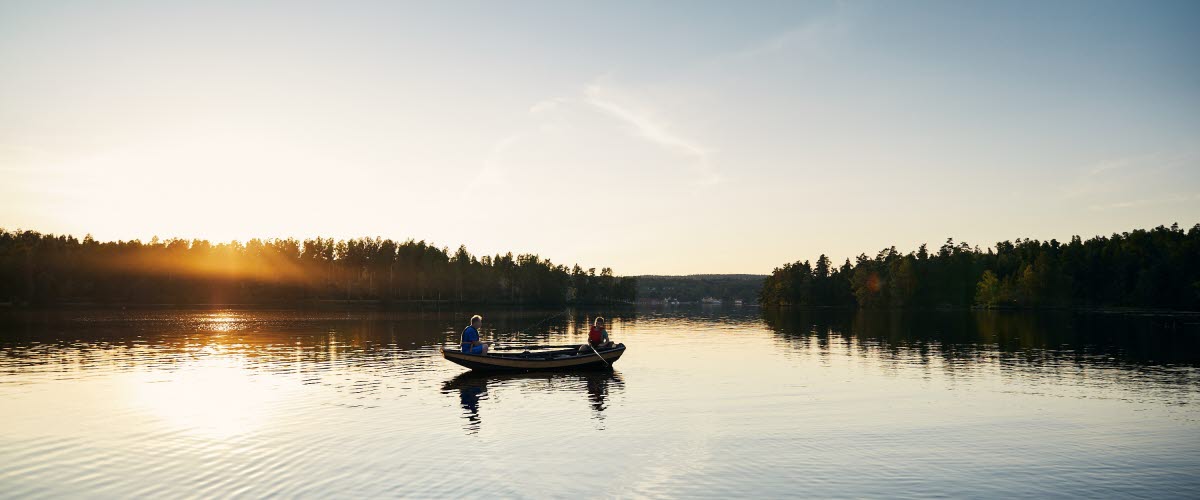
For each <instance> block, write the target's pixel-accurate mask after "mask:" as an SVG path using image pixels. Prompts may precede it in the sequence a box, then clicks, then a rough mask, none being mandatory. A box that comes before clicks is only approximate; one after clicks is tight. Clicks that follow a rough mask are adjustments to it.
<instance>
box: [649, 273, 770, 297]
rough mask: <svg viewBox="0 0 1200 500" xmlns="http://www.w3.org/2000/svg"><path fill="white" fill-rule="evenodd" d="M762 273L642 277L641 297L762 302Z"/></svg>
mask: <svg viewBox="0 0 1200 500" xmlns="http://www.w3.org/2000/svg"><path fill="white" fill-rule="evenodd" d="M762 280H763V276H762V275H761V274H692V275H687V276H654V275H646V276H638V296H639V297H641V298H642V299H643V300H645V299H659V300H666V299H674V300H678V301H680V302H699V301H700V300H703V299H704V298H706V297H712V298H716V299H721V300H723V301H726V302H732V301H734V300H741V301H743V302H745V303H747V304H751V303H754V302H757V301H758V295H759V293H758V292H759V289H761V288H762Z"/></svg>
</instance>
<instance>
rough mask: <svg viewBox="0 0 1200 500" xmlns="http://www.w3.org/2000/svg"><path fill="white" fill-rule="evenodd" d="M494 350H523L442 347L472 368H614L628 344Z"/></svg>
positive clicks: (447, 354)
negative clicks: (470, 350) (474, 351)
mask: <svg viewBox="0 0 1200 500" xmlns="http://www.w3.org/2000/svg"><path fill="white" fill-rule="evenodd" d="M491 350H492V351H507V350H520V351H521V352H512V353H508V352H503V353H502V352H489V353H486V354H470V353H465V352H461V351H458V350H455V349H446V348H442V356H443V357H445V358H446V359H447V360H449V361H450V362H453V363H456V364H459V365H462V366H465V367H467V368H470V369H472V370H486V371H538V370H575V369H590V370H594V369H598V368H599V369H603V368H611V367H612V364H613V363H615V362H617V360H618V359H621V355H622V354H624V353H625V344H616V345H613V346H611V347H601V348H599V349H595V350H593V349H591V348H590V347H589V348H585V349H582V350H581V346H577V345H555V346H517V347H503V348H500V347H497V348H493V349H491Z"/></svg>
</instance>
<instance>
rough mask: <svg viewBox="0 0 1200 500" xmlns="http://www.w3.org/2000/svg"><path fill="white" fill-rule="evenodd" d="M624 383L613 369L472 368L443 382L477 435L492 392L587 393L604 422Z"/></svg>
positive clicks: (468, 427) (594, 413)
mask: <svg viewBox="0 0 1200 500" xmlns="http://www.w3.org/2000/svg"><path fill="white" fill-rule="evenodd" d="M624 385H625V381H624V380H623V379H622V377H621V374H620V372H616V371H612V370H595V371H574V372H533V373H481V372H474V371H469V372H465V373H462V374H461V375H458V376H456V377H454V378H452V379H450V380H447V381H446V383H444V384H442V393H443V394H452V393H454V392H455V391H458V398H459V404H460V405H461V406H462V415H463V418H465V419H466V420H467V423H466V425H465V426H464V429H466V430H467V432H469V433H472V434H474V433H476V432H479V429H480V424H481V423H482V419H481V417H480V412H479V406H480V402H481V401H484V400H488V399H489V398H490V393H489V391H497V390H511V391H513V392H515V393H518V394H521V393H526V394H536V393H551V392H554V393H580V394H584V393H586V394H587V400H588V402H589V403H591V407H592V418H594V419H596V420H598V421H601V422H602V421H603V420H604V410H605V409H606V408H608V405H609V401H608V398H609V396H610V392H619V391H621V390H622V389H623V388H624Z"/></svg>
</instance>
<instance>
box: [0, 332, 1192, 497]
mask: <svg viewBox="0 0 1200 500" xmlns="http://www.w3.org/2000/svg"><path fill="white" fill-rule="evenodd" d="M597 312H599V313H604V314H606V315H607V316H609V317H613V320H614V325H613V327H612V328H611V331H612V333H613V336H614V338H615V339H617V340H619V341H623V342H625V343H626V344H627V345H628V346H629V351H628V352H627V353H626V355H625V356H624V357H623V358H622V359H621V360H620V362H618V363H617V364H616V370H615V371H614V372H613V373H611V374H610V373H591V374H561V375H550V374H532V375H515V376H514V375H508V376H503V375H501V376H473V375H469V374H464V370H463V369H462V368H460V367H458V366H456V365H453V364H450V363H448V362H446V361H444V360H442V359H441V357H440V356H439V355H438V354H437V347H438V345H439V344H441V343H442V342H443V341H445V340H447V339H456V338H457V332H458V331H459V330H460V329H461V327H462V326H464V323H465V319H466V317H467V315H468V314H469V313H468V312H437V313H374V312H350V313H328V312H280V311H183V312H180V311H150V312H146V311H139V312H130V311H109V312H94V311H92V312H89V311H82V312H58V313H28V312H7V313H0V496H3V497H13V498H15V497H20V498H28V497H62V496H74V497H157V498H161V497H179V496H201V497H212V496H243V497H261V496H265V495H282V496H304V497H313V496H330V497H363V496H372V497H377V496H390V497H394V496H405V497H444V496H464V495H466V496H501V497H547V496H549V497H568V496H570V497H573V496H687V497H696V496H704V497H730V496H757V497H766V496H808V497H928V496H957V497H961V496H972V497H1013V496H1024V497H1046V496H1072V497H1109V496H1144V497H1153V498H1164V497H1193V498H1194V497H1195V495H1196V494H1197V493H1196V492H1197V491H1200V405H1198V404H1197V403H1198V402H1200V398H1198V396H1200V371H1198V370H1197V366H1198V363H1200V325H1197V322H1200V320H1198V319H1195V318H1193V319H1169V318H1154V317H1137V318H1129V317H1118V316H1086V315H1072V314H1056V315H1028V314H997V313H989V314H984V313H925V314H908V315H900V314H889V313H878V314H865V313H860V314H857V315H854V314H837V313H819V314H817V313H808V314H804V313H789V314H773V315H767V316H766V317H764V315H763V314H762V313H761V312H760V311H758V310H757V309H750V308H747V309H724V310H723V309H681V310H638V311H628V312H624V313H616V312H613V311H571V312H569V313H568V314H564V315H562V316H559V317H555V318H551V319H550V320H547V321H545V322H543V323H541V324H536V325H535V323H538V322H539V321H541V320H542V319H544V318H545V317H546V316H547V315H548V314H547V313H544V312H516V311H490V312H488V311H484V314H485V331H484V333H485V336H486V337H493V336H496V337H499V338H501V339H503V340H508V341H517V340H523V341H535V342H542V343H555V344H561V343H568V342H577V341H580V340H582V339H583V338H584V337H585V332H586V329H585V327H584V325H585V322H586V321H587V319H588V318H587V317H586V315H589V314H595V313H597ZM551 314H552V313H551ZM517 330H524V332H522V333H518V332H517Z"/></svg>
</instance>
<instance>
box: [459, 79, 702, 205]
mask: <svg viewBox="0 0 1200 500" xmlns="http://www.w3.org/2000/svg"><path fill="white" fill-rule="evenodd" d="M635 93H636V92H633V91H630V90H625V89H622V88H620V87H618V86H616V85H613V84H611V83H610V82H609V81H608V78H607V77H602V78H599V79H597V80H596V81H593V82H592V83H590V84H586V85H583V86H581V87H580V88H579V90H578V91H577V92H575V93H573V94H568V95H567V96H556V97H549V98H546V99H543V100H541V101H538V102H536V103H534V104H533V105H532V106H530V107H529V109H528V115H527V117H526V118H527V120H526V121H524V122H521V123H520V124H519V125H518V126H516V127H514V129H515V130H513V131H511V132H510V133H509V134H508V135H506V136H504V137H502V138H500V139H498V140H497V141H496V142H495V143H494V144H493V146H492V148H491V149H490V150H489V151H488V154H487V156H486V157H485V158H484V159H483V165H482V167H481V168H480V169H479V171H478V172H477V173H476V175H475V177H474V178H473V179H472V180H471V182H470V183H469V184H468V187H467V191H468V192H474V191H476V190H478V189H479V188H481V187H483V186H485V185H498V184H501V183H503V182H505V180H506V177H507V174H508V172H507V171H506V165H505V157H506V156H510V153H513V154H519V153H520V152H521V148H539V147H542V146H544V145H545V141H547V140H551V139H549V136H550V135H553V134H555V133H557V132H561V131H563V130H567V129H576V130H578V129H580V127H587V126H588V124H589V123H591V125H592V126H602V125H603V124H604V123H612V122H614V121H615V122H616V123H618V124H620V125H623V126H625V127H626V128H628V130H629V132H630V135H632V136H633V137H635V138H637V139H640V140H643V141H646V142H647V143H650V144H652V145H654V146H657V147H659V148H661V149H663V150H665V151H667V152H669V153H672V154H674V155H677V156H679V157H681V158H684V159H686V160H687V161H688V163H689V164H690V165H691V167H692V168H693V170H694V174H695V177H694V179H693V180H694V182H695V184H697V185H706V186H707V185H714V184H717V183H719V182H720V181H721V176H720V175H719V174H718V173H717V171H716V169H714V168H713V166H712V155H713V150H712V149H711V148H709V147H706V146H705V145H704V144H702V143H700V142H698V141H696V140H694V139H692V138H690V137H687V136H685V135H683V134H681V133H679V132H677V131H676V127H675V125H674V123H673V122H672V121H670V120H668V119H667V118H665V117H664V115H663V114H662V112H661V111H660V110H659V109H656V108H652V107H650V106H647V105H645V104H642V101H639V100H638V99H635V98H634V97H633V95H634V94H635ZM588 120H599V121H596V122H589V121H588ZM591 133H599V132H598V131H592V132H591ZM578 154H582V155H587V154H588V152H587V151H579V152H578Z"/></svg>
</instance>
